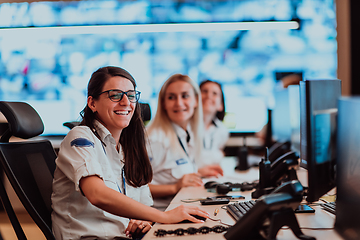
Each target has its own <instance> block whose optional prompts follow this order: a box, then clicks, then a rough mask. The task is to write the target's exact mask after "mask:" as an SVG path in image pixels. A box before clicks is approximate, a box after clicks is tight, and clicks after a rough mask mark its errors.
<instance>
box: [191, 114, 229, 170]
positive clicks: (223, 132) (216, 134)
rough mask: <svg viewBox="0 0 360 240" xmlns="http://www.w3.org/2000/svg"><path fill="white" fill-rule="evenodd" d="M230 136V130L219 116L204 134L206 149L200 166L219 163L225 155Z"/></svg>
mask: <svg viewBox="0 0 360 240" xmlns="http://www.w3.org/2000/svg"><path fill="white" fill-rule="evenodd" d="M229 136H230V133H229V130H228V129H227V128H226V127H225V126H224V124H223V123H222V122H221V121H220V120H219V119H217V118H215V119H214V120H213V124H212V125H211V126H210V127H209V128H208V129H206V131H205V134H204V149H203V152H202V154H201V160H200V161H199V163H198V165H199V167H203V166H205V165H209V164H219V163H220V162H221V160H222V159H223V157H224V153H223V150H224V148H225V144H226V142H227V141H228V139H229Z"/></svg>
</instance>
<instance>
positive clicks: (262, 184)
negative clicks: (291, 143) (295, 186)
mask: <svg viewBox="0 0 360 240" xmlns="http://www.w3.org/2000/svg"><path fill="white" fill-rule="evenodd" d="M267 156H268V155H267V154H266V155H265V159H263V160H262V161H261V162H260V164H259V175H260V176H259V184H258V185H257V188H256V190H255V191H254V192H252V194H251V196H252V198H259V197H260V196H262V195H264V194H268V193H270V192H272V191H273V190H274V189H275V188H276V187H277V186H279V185H280V184H281V182H284V180H286V181H289V180H296V179H297V176H296V171H295V170H294V169H292V168H291V167H292V166H296V165H298V164H299V156H298V155H297V153H296V152H293V151H291V152H287V153H285V154H283V155H282V156H280V157H279V158H278V159H276V160H275V161H274V162H273V163H271V162H270V161H269V159H268V157H267Z"/></svg>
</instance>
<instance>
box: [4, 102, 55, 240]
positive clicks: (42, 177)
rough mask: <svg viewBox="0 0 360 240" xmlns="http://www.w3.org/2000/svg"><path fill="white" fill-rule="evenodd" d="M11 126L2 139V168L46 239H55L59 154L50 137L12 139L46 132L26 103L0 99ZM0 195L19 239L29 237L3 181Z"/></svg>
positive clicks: (35, 113)
mask: <svg viewBox="0 0 360 240" xmlns="http://www.w3.org/2000/svg"><path fill="white" fill-rule="evenodd" d="M0 111H1V112H2V113H3V115H4V116H5V118H6V119H7V121H8V129H7V130H6V131H5V133H4V134H3V135H2V137H1V139H0V163H1V164H0V168H2V169H3V170H4V173H5V175H6V176H7V178H8V179H9V182H10V184H11V186H12V187H13V189H14V191H15V193H16V194H17V196H18V198H19V199H20V201H21V203H22V204H23V205H24V207H25V209H26V210H27V212H28V213H29V215H30V216H31V217H32V219H33V220H34V222H35V223H36V224H37V226H38V227H39V228H40V230H41V231H42V232H43V234H44V236H45V237H46V239H51V240H55V237H54V235H53V233H52V230H51V229H52V224H51V212H52V209H51V194H52V180H53V177H54V171H55V159H56V153H55V151H54V149H53V147H52V145H51V143H50V142H49V141H48V140H38V141H34V140H28V141H23V140H21V141H18V142H9V139H10V138H11V137H12V136H14V137H17V138H22V139H29V138H32V137H35V136H38V135H40V134H41V133H42V132H43V131H44V125H43V122H42V120H41V118H40V116H39V115H38V113H37V112H36V111H35V110H34V109H33V108H32V107H31V106H30V105H28V104H27V103H23V102H4V101H0ZM0 197H1V200H2V202H3V205H4V208H5V210H6V213H7V215H8V217H9V219H10V222H11V224H12V226H13V228H14V230H15V233H16V235H17V237H18V239H20V240H23V239H27V238H26V236H25V234H24V231H23V229H22V227H21V225H20V223H19V221H18V219H17V217H16V214H15V212H14V210H13V207H12V205H11V203H10V201H9V198H8V195H7V193H6V189H5V187H4V184H3V182H2V181H0Z"/></svg>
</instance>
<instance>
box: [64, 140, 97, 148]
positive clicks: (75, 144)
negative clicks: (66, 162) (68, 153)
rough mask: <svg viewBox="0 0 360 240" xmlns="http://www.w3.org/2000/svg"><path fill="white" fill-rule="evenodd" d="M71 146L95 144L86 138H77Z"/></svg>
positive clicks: (93, 145)
mask: <svg viewBox="0 0 360 240" xmlns="http://www.w3.org/2000/svg"><path fill="white" fill-rule="evenodd" d="M70 146H71V147H72V146H75V147H95V144H94V143H93V142H91V141H89V140H88V139H86V138H76V139H74V140H72V141H71V143H70Z"/></svg>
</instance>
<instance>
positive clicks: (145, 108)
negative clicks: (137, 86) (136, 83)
mask: <svg viewBox="0 0 360 240" xmlns="http://www.w3.org/2000/svg"><path fill="white" fill-rule="evenodd" d="M140 108H141V118H142V120H143V122H146V121H149V120H150V119H151V110H150V105H149V104H148V103H140Z"/></svg>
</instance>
